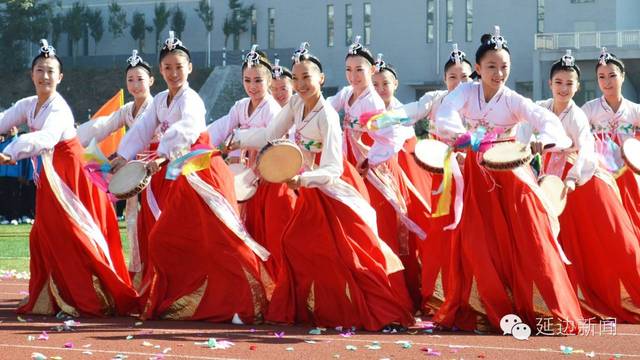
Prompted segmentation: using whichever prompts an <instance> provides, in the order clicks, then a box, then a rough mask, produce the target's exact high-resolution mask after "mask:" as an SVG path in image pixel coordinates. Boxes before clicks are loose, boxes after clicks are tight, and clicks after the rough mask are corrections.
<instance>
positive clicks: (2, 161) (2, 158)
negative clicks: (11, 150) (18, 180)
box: [0, 153, 16, 165]
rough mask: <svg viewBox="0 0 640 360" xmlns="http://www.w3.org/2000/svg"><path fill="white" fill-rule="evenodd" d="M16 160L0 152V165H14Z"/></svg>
mask: <svg viewBox="0 0 640 360" xmlns="http://www.w3.org/2000/svg"><path fill="white" fill-rule="evenodd" d="M15 164H16V161H15V160H13V159H11V156H9V155H6V154H3V153H0V165H15Z"/></svg>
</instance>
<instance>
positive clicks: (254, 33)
mask: <svg viewBox="0 0 640 360" xmlns="http://www.w3.org/2000/svg"><path fill="white" fill-rule="evenodd" d="M251 43H252V44H257V43H258V10H256V9H255V8H254V9H251Z"/></svg>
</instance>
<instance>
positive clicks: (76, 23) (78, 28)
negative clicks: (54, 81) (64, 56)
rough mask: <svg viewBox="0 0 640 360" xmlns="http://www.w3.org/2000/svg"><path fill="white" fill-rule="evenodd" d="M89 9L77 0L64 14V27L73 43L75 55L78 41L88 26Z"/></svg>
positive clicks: (74, 54) (72, 50)
mask: <svg viewBox="0 0 640 360" xmlns="http://www.w3.org/2000/svg"><path fill="white" fill-rule="evenodd" d="M87 10H88V8H87V6H86V5H84V4H80V3H79V2H75V3H73V5H72V6H71V8H70V9H69V10H68V11H67V12H66V13H65V15H64V28H65V31H66V33H67V35H68V36H69V41H70V43H71V44H72V49H71V52H72V55H73V56H74V57H75V56H76V55H77V47H78V46H77V45H78V41H80V39H82V35H83V33H84V30H85V28H86V24H87V21H86V15H87Z"/></svg>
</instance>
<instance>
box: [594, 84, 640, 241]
mask: <svg viewBox="0 0 640 360" xmlns="http://www.w3.org/2000/svg"><path fill="white" fill-rule="evenodd" d="M582 110H583V111H584V112H585V114H587V119H589V123H590V124H591V131H592V132H593V133H594V135H595V136H596V153H597V154H598V157H599V159H600V163H601V165H602V166H603V167H604V168H605V169H607V170H609V171H611V172H612V173H614V177H615V178H616V182H617V183H618V187H619V188H620V196H621V198H622V203H623V204H624V207H625V209H627V212H628V213H629V216H630V217H631V220H633V224H634V225H635V227H636V228H637V229H640V175H638V174H635V173H634V172H633V171H631V169H629V168H628V167H627V166H624V161H623V160H622V156H621V153H620V147H621V146H622V144H623V143H624V141H625V140H627V139H628V138H631V137H634V136H635V137H636V138H637V137H638V136H639V135H640V105H638V104H636V103H633V102H631V101H629V100H627V99H624V98H623V99H622V103H621V104H620V107H619V108H618V111H617V112H614V111H613V109H611V106H609V104H607V101H606V100H605V99H604V97H600V98H598V99H594V100H591V101H589V102H587V103H586V104H584V105H583V106H582Z"/></svg>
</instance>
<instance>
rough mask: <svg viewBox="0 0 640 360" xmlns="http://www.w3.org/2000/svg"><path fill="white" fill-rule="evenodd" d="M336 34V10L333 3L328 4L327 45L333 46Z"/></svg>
mask: <svg viewBox="0 0 640 360" xmlns="http://www.w3.org/2000/svg"><path fill="white" fill-rule="evenodd" d="M334 35H335V11H334V9H333V5H327V46H333V40H334Z"/></svg>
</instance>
